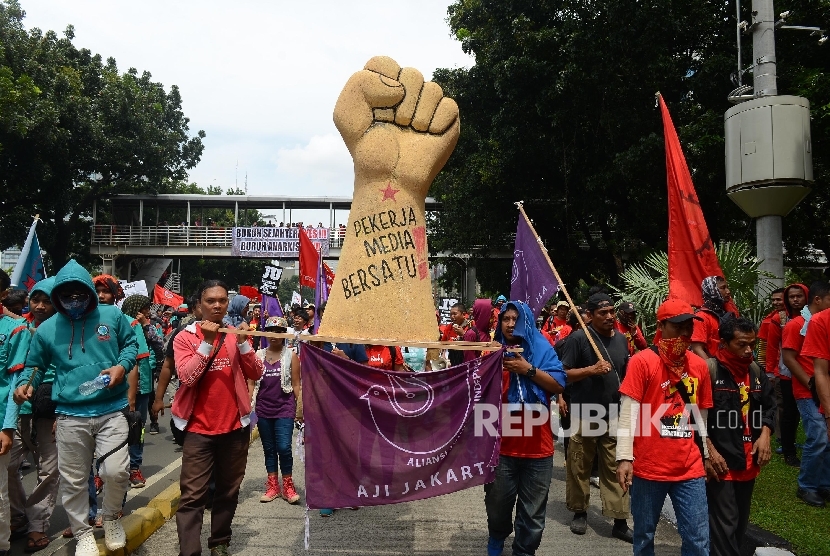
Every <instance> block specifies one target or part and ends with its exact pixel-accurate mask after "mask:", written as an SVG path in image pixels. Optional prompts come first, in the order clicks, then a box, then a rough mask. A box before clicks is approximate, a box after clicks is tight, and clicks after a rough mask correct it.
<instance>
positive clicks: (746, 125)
mask: <svg viewBox="0 0 830 556" xmlns="http://www.w3.org/2000/svg"><path fill="white" fill-rule="evenodd" d="M738 6H739V4H738ZM783 17H784V16H782V21H781V22H779V23H783ZM738 19H740V7H739V8H738ZM742 28H746V29H747V31H748V32H751V33H752V66H751V67H752V70H753V87H752V89H753V94H752V95H744V94H743V93H745V92H747V91H748V90H750V88H749V87H748V86H741V85H740V84H741V81H740V76H741V71H742V70H741V67H740V65H741V64H740V58H739V60H738V85H739V87H738V89H735V91H733V95H730V97H729V100H730V102H734V103H738V104H737V105H736V106H733V107H732V108H730V109H729V110H727V112H726V114H725V115H724V121H725V122H724V123H725V146H726V190H727V193H728V195H729V197H730V198H731V199H732V200H733V201H734V202H735V203H736V204H737V205H738V206H739V207H741V209H743V211H744V212H746V213H747V214H748V215H749V216H751V217H752V218H755V229H756V234H757V239H756V245H757V254H758V258H759V259H761V261H762V262H761V270H763V271H766V272H769V273H770V274H771V275H772V276H774V277H775V278H774V279H772V280H771V282H772V283H773V284H774V285H775V286H781V285H783V283H784V245H783V240H782V232H781V222H782V218H783V217H784V216H786V215H787V214H788V213H789V212H790V211H791V210H792V209H793V208H795V206H796V205H797V204H798V203H799V202H800V201H801V200H802V199H803V198H804V197H805V196H806V195H807V194H808V193H809V192H810V188H809V187H808V186H807V184H808V183H809V182H812V181H813V165H812V145H811V139H810V103H809V101H808V100H807V99H805V98H801V97H795V96H778V83H777V75H776V60H775V29H776V21H775V11H774V9H773V3H772V0H752V24H751V25H747V24H746V23H743V22H738V29H739V30H740V29H742ZM738 48H739V49H740V40H739V42H738ZM763 289H767V288H763Z"/></svg>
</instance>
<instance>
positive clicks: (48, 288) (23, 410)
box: [20, 276, 55, 415]
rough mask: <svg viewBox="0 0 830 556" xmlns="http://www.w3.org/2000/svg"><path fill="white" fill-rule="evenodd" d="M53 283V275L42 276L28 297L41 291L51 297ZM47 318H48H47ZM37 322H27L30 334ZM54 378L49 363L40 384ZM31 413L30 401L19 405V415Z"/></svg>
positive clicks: (52, 369) (35, 328)
mask: <svg viewBox="0 0 830 556" xmlns="http://www.w3.org/2000/svg"><path fill="white" fill-rule="evenodd" d="M54 285H55V277H54V276H52V277H51V278H44V279H43V280H41V281H40V282H38V283H37V284H35V287H34V288H32V291H30V292H29V298H31V297H32V296H33V295H35V294H36V293H42V294H44V295H46V297H48V298H49V299H51V298H52V287H54ZM47 320H48V319H47ZM37 327H38V324H37V321H32V322H30V323H29V330H30V331H31V332H32V334H34V333H35V330H37ZM27 351H28V350H27ZM54 380H55V366H54V365H50V366H49V368H48V369H47V370H46V374H45V375H44V376H43V382H42V384H48V383H50V382H53V381H54ZM31 414H32V402H24V403H23V405H21V406H20V415H31Z"/></svg>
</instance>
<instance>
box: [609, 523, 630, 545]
mask: <svg viewBox="0 0 830 556" xmlns="http://www.w3.org/2000/svg"><path fill="white" fill-rule="evenodd" d="M611 536H612V537H614V538H616V539H620V540H621V541H625V542H627V543H631V544H634V533H633V532H632V531H631V529H629V528H628V523H627V522H626V521H625V520H624V519H615V520H614V528H613V529H611Z"/></svg>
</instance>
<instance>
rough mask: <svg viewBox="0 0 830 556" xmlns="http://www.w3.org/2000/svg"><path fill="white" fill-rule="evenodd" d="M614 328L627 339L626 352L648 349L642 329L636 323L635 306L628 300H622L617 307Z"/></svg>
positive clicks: (632, 353)
mask: <svg viewBox="0 0 830 556" xmlns="http://www.w3.org/2000/svg"><path fill="white" fill-rule="evenodd" d="M614 329H615V330H616V331H617V332H619V333H620V334H622V335H623V336H625V339H626V340H628V354H629V355H634V354H635V353H637V352H638V351H642V350H644V349H648V342H646V338H645V336H643V331H642V330H641V329H640V326H639V325H638V324H637V306H636V305H634V304H633V303H631V302H630V301H623V302H622V303H620V306H619V307H618V308H617V320H616V322H614Z"/></svg>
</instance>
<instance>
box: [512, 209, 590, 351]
mask: <svg viewBox="0 0 830 556" xmlns="http://www.w3.org/2000/svg"><path fill="white" fill-rule="evenodd" d="M515 205H516V207H518V209H519V212H520V213H522V218H524V219H525V222H527V225H528V227H529V228H530V231H531V232H533V237H535V238H536V243H538V244H539V249H540V250H541V251H542V254H543V255H544V256H545V260H546V261H548V264H549V265H550V269H551V270H552V271H553V276H554V277H555V278H556V281H557V282H558V283H559V287H560V288H562V293H564V294H565V299H567V300H568V303H569V304H570V305H571V309H572V310H573V312H574V315H576V320H578V321H579V324H580V326H582V328H583V329H584V328H585V327H586V325H585V321H583V320H582V315H580V314H579V310H577V308H576V305H575V304H574V301H573V299H571V294H569V293H568V288H566V287H565V282H563V281H562V278H561V277H560V276H559V272H558V271H557V270H556V267H555V266H553V261H551V260H550V257H549V256H548V250H547V249H545V246H544V244H543V243H542V238H540V237H539V234H537V233H536V228H534V227H533V223H532V222H531V221H530V218H528V217H527V213H526V212H525V208H524V206H523V202H522V201H518V202H516V203H515ZM585 337H586V338H588V342H589V343H590V344H591V347H592V348H593V349H594V353H596V355H597V359H599V360H600V361H605V358H604V357H603V356H602V354H601V353H600V351H599V348H598V347H597V344H596V343H595V342H594V338H593V335H592V334H588V333H586V334H585Z"/></svg>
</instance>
